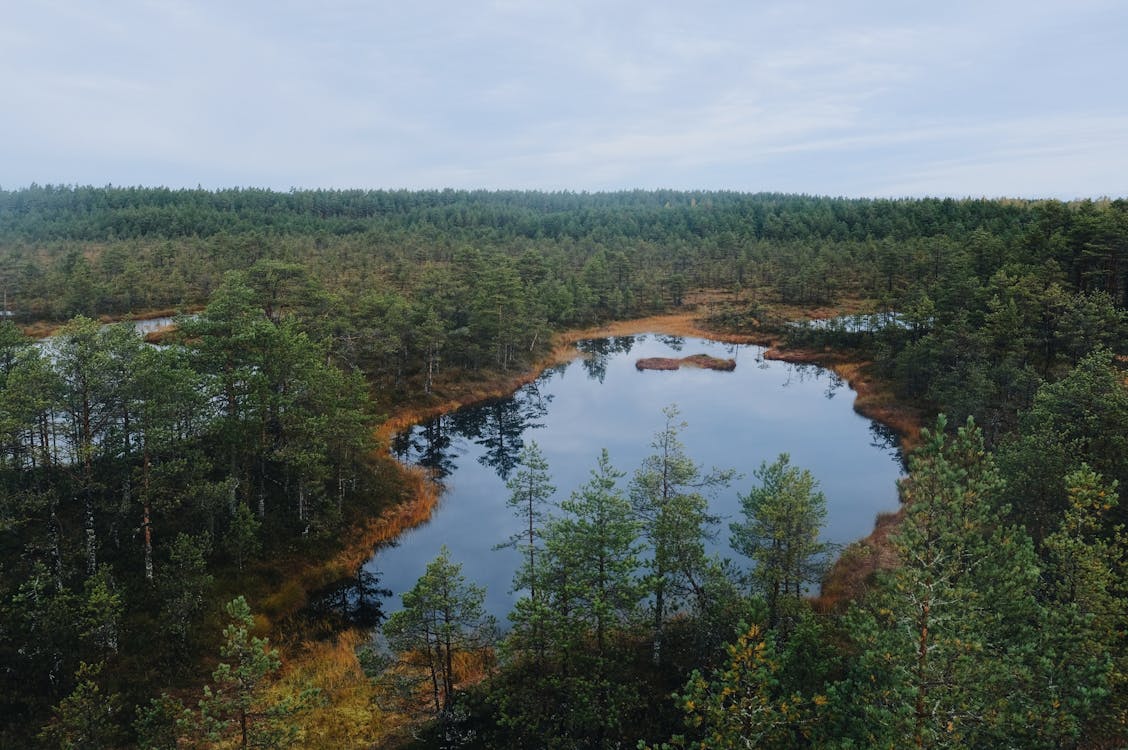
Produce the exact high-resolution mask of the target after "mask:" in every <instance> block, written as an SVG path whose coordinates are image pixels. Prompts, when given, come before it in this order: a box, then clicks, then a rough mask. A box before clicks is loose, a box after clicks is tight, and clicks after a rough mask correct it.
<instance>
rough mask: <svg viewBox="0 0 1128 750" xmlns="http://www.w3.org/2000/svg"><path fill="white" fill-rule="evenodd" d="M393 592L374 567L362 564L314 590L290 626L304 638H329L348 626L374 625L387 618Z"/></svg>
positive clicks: (292, 619)
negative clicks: (386, 611)
mask: <svg viewBox="0 0 1128 750" xmlns="http://www.w3.org/2000/svg"><path fill="white" fill-rule="evenodd" d="M391 595H392V592H391V590H390V589H387V588H382V587H381V586H380V581H379V577H378V576H377V574H376V573H375V572H374V571H373V569H372V568H371V567H370V566H367V565H361V566H359V567H358V568H357V570H356V573H355V574H354V575H352V576H349V577H348V578H343V579H341V580H340V581H337V582H335V583H332V584H330V585H329V586H326V587H325V588H322V589H319V590H318V591H315V592H313V593H312V594H311V595H310V598H309V603H308V604H307V605H306V606H305V607H304V608H303V609H302V610H301V611H300V612H298V613H297V614H295V615H293V616H292V618H291V622H290V623H289V624H288V626H287V630H288V631H289V632H292V633H299V634H301V636H302V637H303V638H326V637H329V636H332V635H334V634H336V633H339V632H341V631H342V630H344V629H345V628H350V627H356V628H374V627H376V626H377V625H379V624H380V623H381V622H383V621H384V599H387V598H388V597H390V596H391Z"/></svg>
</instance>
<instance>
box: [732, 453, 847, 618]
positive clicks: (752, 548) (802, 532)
mask: <svg viewBox="0 0 1128 750" xmlns="http://www.w3.org/2000/svg"><path fill="white" fill-rule="evenodd" d="M790 462H791V459H790V457H789V456H788V455H787V454H786V453H781V454H780V455H779V458H777V459H776V460H775V461H774V462H773V463H771V464H769V463H768V462H767V461H765V462H763V463H762V464H760V468H759V469H757V470H756V471H755V472H754V475H755V477H756V478H757V479H759V480H760V483H761V484H760V486H759V487H755V488H753V489H752V490H751V491H749V493H748V494H747V495H741V496H740V505H741V511H742V512H743V514H744V521H743V522H742V523H733V524H730V525H729V529H730V530H731V531H732V548H733V549H734V550H736V551H737V552H739V553H741V554H743V555H744V556H745V557H747V558H749V559H750V560H751V561H752V562H753V564H754V567H753V569H752V573H751V578H752V583H753V588H754V590H755V591H756V592H757V593H759V594H762V595H763V596H764V598H765V599H766V601H767V604H768V624H769V626H771V627H775V626H776V625H777V624H779V623H780V621H781V619H782V618H785V617H791V616H793V615H794V614H795V613H796V612H797V608H796V605H797V603H798V602H799V600H800V598H801V597H802V595H803V592H804V589H805V587H806V586H807V585H808V584H812V583H817V582H818V581H819V580H820V579H821V578H822V573H823V571H824V569H825V565H826V556H827V553H828V552H829V551H830V550H831V546H830V545H829V544H827V543H826V542H820V541H819V534H820V533H821V532H822V527H823V523H824V522H825V520H826V497H825V496H824V495H823V493H822V492H821V491H819V490H818V489H817V488H818V482H817V481H816V480H815V478H814V476H812V475H811V472H809V471H808V470H806V469H800V468H798V467H794V466H791V463H790Z"/></svg>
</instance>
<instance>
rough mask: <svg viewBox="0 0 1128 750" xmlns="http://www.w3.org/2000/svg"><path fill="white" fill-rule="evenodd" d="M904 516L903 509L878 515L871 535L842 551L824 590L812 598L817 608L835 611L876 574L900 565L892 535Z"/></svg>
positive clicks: (858, 594) (862, 591)
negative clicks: (890, 536) (891, 539)
mask: <svg viewBox="0 0 1128 750" xmlns="http://www.w3.org/2000/svg"><path fill="white" fill-rule="evenodd" d="M904 517H905V510H904V508H901V509H900V510H898V511H897V512H895V513H880V514H878V516H877V519H876V520H875V522H874V529H873V531H872V532H871V533H870V535H869V536H867V537H866V538H865V539H859V540H858V541H856V542H854V543H853V544H851V545H850V546H848V547H847V548H846V549H844V550H843V551H842V554H841V555H839V556H838V559H837V560H835V562H834V565H833V566H832V567H831V569H830V571H829V572H828V573H827V576H826V578H825V579H823V584H822V592H821V593H820V594H819V596H818V597H816V598H815V599H814V601H813V605H814V607H815V609H816V610H817V611H819V612H832V611H835V610H838V609H841V608H842V607H843V606H844V605H846V604H849V603H850V602H851V601H855V600H857V599H859V598H861V597H862V595H864V594H865V592H866V589H867V588H868V587H869V586H870V585H871V583H872V581H873V576H874V574H876V573H877V572H878V571H879V570H891V569H893V568H895V567H896V566H897V555H896V554H895V553H894V551H893V545H892V544H890V542H889V535H890V534H892V533H893V532H895V531H896V530H897V528H898V527H899V526H900V524H901V521H902V520H903V519H904Z"/></svg>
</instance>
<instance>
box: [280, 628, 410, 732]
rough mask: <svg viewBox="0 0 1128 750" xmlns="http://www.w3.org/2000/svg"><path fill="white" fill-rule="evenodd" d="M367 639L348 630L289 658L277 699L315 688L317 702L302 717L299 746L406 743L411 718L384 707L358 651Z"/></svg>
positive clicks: (299, 651)
mask: <svg viewBox="0 0 1128 750" xmlns="http://www.w3.org/2000/svg"><path fill="white" fill-rule="evenodd" d="M366 639H367V636H366V635H365V634H364V633H361V632H359V631H355V630H349V631H346V632H344V633H341V634H339V635H338V636H337V637H335V638H334V639H332V640H330V641H324V642H307V643H303V644H302V645H301V647H300V648H298V649H296V650H294V651H293V653H291V654H290V655H289V656H288V657H287V659H286V662H285V665H284V666H285V670H284V676H283V678H282V680H280V681H279V682H278V683H277V684H276V685H274V686H273V687H272V689H271V695H270V698H272V699H274V700H278V699H282V698H285V697H294V696H297V695H300V694H301V693H302V691H303V690H307V689H309V688H315V689H317V691H318V693H319V694H318V699H317V700H315V701H314V702H313V703H312V706H311V707H310V708H309V709H308V710H306V711H304V712H302V713H300V714H299V715H298V716H297V717H296V719H295V722H296V723H297V725H298V726H299V729H300V737H299V742H298V746H299V747H303V748H309V749H310V750H335V749H336V748H356V749H357V750H360V749H361V748H371V747H379V746H384V745H386V744H388V743H389V742H394V741H397V740H400V739H402V738H403V736H404V735H405V734H406V733H405V732H404V727H406V726H407V725H408V724H409V722H410V719H409V717H407V716H405V715H401V714H397V713H394V712H392V711H387V710H384V709H382V708H381V707H380V693H379V690H378V688H377V687H376V685H374V684H373V682H372V681H371V680H369V679H368V677H367V676H366V675H365V674H364V672H363V671H362V670H361V668H360V662H359V661H358V660H357V657H356V650H357V648H359V647H360V646H362V645H363V644H364V643H365V641H366Z"/></svg>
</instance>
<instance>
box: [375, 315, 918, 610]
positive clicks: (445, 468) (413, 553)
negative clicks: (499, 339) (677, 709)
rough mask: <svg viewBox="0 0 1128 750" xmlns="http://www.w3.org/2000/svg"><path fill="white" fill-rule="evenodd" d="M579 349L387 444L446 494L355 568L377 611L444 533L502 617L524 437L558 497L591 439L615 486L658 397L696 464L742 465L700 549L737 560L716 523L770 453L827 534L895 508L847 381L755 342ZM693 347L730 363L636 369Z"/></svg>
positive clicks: (644, 450) (640, 446) (611, 342)
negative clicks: (509, 393)
mask: <svg viewBox="0 0 1128 750" xmlns="http://www.w3.org/2000/svg"><path fill="white" fill-rule="evenodd" d="M580 346H581V348H582V349H584V350H585V351H587V352H588V353H589V357H588V358H587V359H584V360H577V361H574V362H571V363H570V364H568V365H564V366H561V367H558V368H555V369H552V370H549V371H547V372H545V373H544V375H543V376H542V377H541V378H539V379H538V380H537V381H536V382H534V383H531V384H530V385H528V386H525V387H524V388H522V389H521V390H519V391H518V392H517V393H516V394H515V395H514V396H513V397H511V398H506V399H499V400H497V401H493V402H490V403H488V404H485V405H481V406H475V407H470V408H467V409H462V410H459V411H458V412H454V413H452V414H448V415H444V416H442V417H439V418H437V419H434V420H432V421H430V422H427V423H425V424H422V425H418V426H416V427H414V428H412V429H411V430H409V431H407V432H404V433H402V434H400V435H399V436H398V438H397V439H396V440H395V441H394V443H393V446H392V448H393V453H394V454H395V455H396V456H397V457H398V458H400V460H402V461H405V462H408V463H414V464H423V465H425V466H427V467H430V468H431V469H432V470H433V471H434V472H435V474H436V476H437V477H438V478H439V479H440V481H441V483H442V484H443V486H444V487H445V491H444V492H443V495H442V499H441V501H440V504H439V508H438V510H437V511H436V513H435V515H434V517H433V518H432V519H431V521H430V522H429V523H427V524H426V525H424V526H422V527H419V528H417V529H414V530H411V531H408V532H407V533H405V534H404V535H403V536H402V537H401V538H400V539H399V542H398V543H397V545H396V546H394V547H385V548H382V549H379V550H377V553H376V555H375V556H374V557H373V558H372V560H370V561H369V562H368V564H367V565H366V570H367V571H368V572H370V573H374V574H375V575H376V576H377V577H378V578H379V581H380V585H381V586H382V587H385V588H387V589H389V590H390V591H391V592H392V594H393V596H392V598H391V599H390V600H389V601H388V602H387V606H386V609H387V610H388V611H394V610H396V609H399V607H400V598H399V597H400V595H401V594H402V593H403V592H404V591H407V590H408V589H410V588H411V587H412V586H413V585H414V583H415V581H416V579H417V578H418V577H419V576H420V575H421V574H422V573H423V570H424V568H425V567H426V565H427V563H428V562H430V561H431V560H432V559H434V558H435V556H436V555H438V553H439V548H440V547H441V546H442V545H443V544H445V545H446V546H447V547H448V548H449V549H450V551H451V558H452V560H453V561H454V562H457V563H461V564H462V566H463V573H464V574H465V575H466V577H467V578H468V579H469V580H471V581H473V582H476V583H478V584H480V585H484V586H486V587H487V601H486V604H487V607H488V608H489V610H490V611H491V612H492V613H493V614H495V615H496V616H497V617H498V619H499V620H501V621H502V622H504V621H505V620H504V618H505V614H506V613H507V612H508V611H509V610H510V608H511V606H512V604H513V602H514V600H515V598H516V596H515V595H514V594H513V593H511V592H510V588H511V583H512V577H513V571H514V570H515V568H516V567H517V565H518V563H519V560H520V556H519V554H518V553H517V552H516V551H514V550H512V549H505V550H494V549H493V547H494V545H496V544H498V543H500V542H503V541H505V540H506V539H507V538H509V536H510V535H511V534H513V533H514V532H516V531H518V530H519V529H520V525H521V524H520V521H519V520H518V519H517V518H516V517H515V516H514V515H513V514H512V512H511V511H510V510H509V509H508V508H507V507H506V504H505V501H506V499H507V497H508V495H509V491H508V490H507V489H506V487H505V478H506V477H508V476H509V474H510V472H511V471H512V470H513V468H514V466H515V465H516V461H517V456H518V454H519V452H520V450H521V448H522V446H523V445H524V443H525V442H526V441H529V440H535V441H536V442H537V444H538V445H539V446H540V448H541V451H542V452H543V453H544V455H545V458H546V459H547V460H548V464H549V470H550V472H551V473H552V477H553V484H555V485H556V487H557V493H556V500H557V501H559V500H561V499H564V498H566V497H568V495H569V494H570V493H571V492H572V491H573V490H575V489H577V488H578V487H580V486H581V485H582V484H584V483H585V482H586V481H587V480H588V478H589V472H590V470H591V469H592V468H593V467H594V466H595V463H596V459H597V457H598V456H599V452H600V449H601V448H607V449H608V451H609V452H610V456H611V461H612V463H613V464H614V466H615V467H616V468H617V469H618V470H619V471H623V472H626V474H627V476H625V477H624V478H623V479H622V480H621V482H620V484H621V487H622V489H623V490H624V492H625V491H626V490H627V485H628V482H629V481H630V478H631V476H632V475H633V473H634V471H635V469H637V468H638V466H639V465H640V464H641V462H642V460H643V458H645V457H646V456H647V455H649V454H650V453H651V452H653V451H652V449H651V447H650V442H651V440H652V439H653V436H654V433H655V432H657V431H658V430H660V429H662V427H663V425H664V419H665V418H664V417H663V415H662V409H663V407H666V406H668V405H670V404H677V406H678V408H679V409H680V411H681V419H682V420H684V421H685V422H687V423H688V427H686V428H685V429H684V430H683V431H682V433H681V435H680V439H681V441H682V442H683V443H684V444H685V446H686V448H687V452H688V453H689V455H690V456H692V457H693V459H694V460H695V461H696V462H698V463H699V464H704V466H705V468H706V469H708V468H710V467H713V466H715V467H717V468H733V469H736V470H737V472H739V473H741V474H743V477H740V478H738V479H736V480H735V481H734V482H733V483H732V485H731V486H730V487H729V488H728V489H722V490H720V491H719V492H718V493H717V494H716V496H715V497H714V498H713V499H712V502H711V509H712V511H713V512H714V513H717V514H719V515H721V516H722V517H723V520H722V523H721V524H720V526H719V528H718V534H717V538H716V540H715V542H714V544H713V549H712V551H714V552H717V553H719V554H720V555H721V556H722V557H730V558H732V559H733V560H734V561H736V562H737V563H738V564H739V565H740V566H741V567H743V566H744V562H745V561H744V560H743V558H741V557H740V556H738V555H736V553H734V552H733V551H732V550H731V549H730V547H729V543H728V537H729V532H728V524H729V522H730V521H732V520H738V519H739V518H740V504H739V501H738V499H737V494H738V493H740V494H746V493H747V492H748V490H749V489H750V488H751V487H753V486H754V485H755V484H756V480H755V478H754V477H753V476H752V472H753V471H754V470H755V469H756V468H757V467H759V465H760V463H761V462H762V461H773V460H775V458H776V457H777V456H778V455H779V454H780V453H782V452H787V453H790V454H791V463H792V464H793V465H795V466H799V467H802V468H806V469H809V470H810V471H811V472H812V473H813V474H814V475H815V478H816V479H818V481H819V482H820V485H821V488H822V490H823V492H824V493H825V494H826V497H827V511H828V512H827V526H826V529H825V532H824V535H823V536H824V538H825V539H827V540H830V541H832V542H837V543H841V544H847V543H849V542H851V541H854V540H855V539H859V538H861V537H863V536H865V535H867V534H868V533H869V532H870V531H871V530H872V529H873V523H874V517H875V516H876V515H877V514H878V513H879V512H882V511H889V510H895V509H896V507H897V491H896V486H895V481H896V479H897V477H898V476H899V475H900V473H901V464H900V457H899V454H898V451H897V449H896V446H895V439H894V437H893V435H892V434H891V433H889V432H888V431H887V430H886V429H885V428H883V427H882V426H881V425H878V424H877V423H875V422H872V421H871V420H869V419H866V418H864V417H861V416H859V415H857V414H856V413H854V411H853V408H852V404H853V400H854V394H853V392H852V391H851V390H850V389H849V388H847V387H846V386H845V384H844V383H843V382H842V381H841V380H840V379H838V378H837V376H835V375H834V374H833V373H831V372H829V371H827V370H824V369H821V368H818V367H814V366H812V365H789V364H786V363H783V362H774V361H769V360H764V359H762V356H761V355H762V352H763V349H762V348H761V347H756V346H738V345H730V344H720V343H716V342H712V341H706V340H702V339H682V338H677V337H670V336H656V335H645V336H627V337H618V338H611V339H598V340H593V341H587V342H581V345H580ZM699 353H706V354H711V355H713V356H716V357H723V358H734V359H735V360H736V363H737V365H736V370H735V371H732V372H718V371H713V370H699V369H689V368H683V369H681V370H677V371H639V370H637V369H635V361H636V360H637V359H640V358H642V357H663V356H673V357H681V356H686V355H690V354H699Z"/></svg>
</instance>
